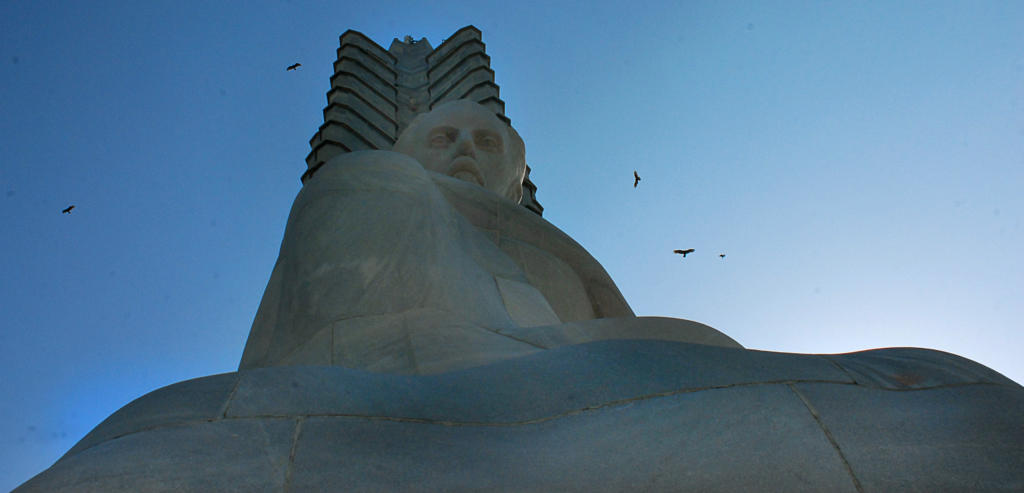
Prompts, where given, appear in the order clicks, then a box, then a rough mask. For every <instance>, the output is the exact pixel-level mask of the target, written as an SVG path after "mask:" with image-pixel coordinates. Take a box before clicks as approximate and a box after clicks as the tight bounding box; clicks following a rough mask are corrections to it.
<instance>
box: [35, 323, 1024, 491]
mask: <svg viewBox="0 0 1024 493" xmlns="http://www.w3.org/2000/svg"><path fill="white" fill-rule="evenodd" d="M640 320H641V321H639V322H637V323H638V324H642V323H643V322H642V320H643V319H640ZM1021 416H1024V389H1022V388H1021V387H1020V386H1019V385H1017V384H1016V383H1014V382H1012V381H1010V380H1008V379H1006V378H1005V377H1003V376H1001V375H999V374H998V373H996V372H994V371H992V370H990V369H988V368H986V367H984V366H982V365H979V364H977V363H974V362H972V361H969V360H966V359H964V358H960V357H958V356H955V355H952V354H947V353H942V352H938V351H931V350H923V349H911V348H897V349H882V350H874V351H866V352H860V353H852V354H845V355H801V354H787V353H773V352H763V351H750V350H744V349H738V348H724V347H715V346H706V345H699V344H690V343H681V342H667V341H658V340H622V339H618V340H606V341H598V342H591V343H586V344H578V345H568V346H561V347H557V348H555V349H548V350H543V351H540V352H537V353H535V354H531V355H528V356H523V357H519V358H515V359H511V360H506V361H502V362H497V363H493V364H490V365H485V366H481V367H476V368H472V369H468V370H462V371H455V372H448V373H444V374H439V375H427V376H422V375H387V374H380V373H371V372H365V371H360V370H353V369H346V368H339V367H311V366H297V367H275V368H260V369H253V370H244V371H240V372H238V373H230V374H223V375H215V376H211V377H206V378H200V379H195V380H190V381H186V382H182V383H178V384H175V385H171V386H169V387H165V388H163V389H160V390H157V391H154V392H152V393H150V394H148V395H146V396H144V397H142V398H140V399H138V400H136V401H135V402H132V403H131V404H129V405H127V406H125V407H124V408H122V409H121V410H120V411H118V412H117V413H115V414H114V415H112V416H111V417H110V418H108V419H107V420H106V421H104V422H103V423H102V424H100V425H99V426H98V427H97V428H96V429H95V430H93V432H92V433H90V434H89V435H88V436H86V437H85V438H84V439H83V440H82V441H81V442H80V443H79V444H77V445H76V446H75V447H74V448H73V449H72V450H71V451H69V452H68V454H67V455H65V456H64V457H63V458H62V459H61V460H60V461H58V462H57V463H56V464H55V465H54V466H53V467H51V468H50V469H48V470H47V471H45V472H43V473H42V474H40V475H38V476H36V477H35V478H33V479H32V480H30V481H29V482H27V483H25V484H24V485H23V486H22V487H20V488H19V489H18V490H16V491H17V492H19V493H23V492H34V491H214V490H216V491H439V490H444V491H485V490H494V489H499V490H503V491H623V490H658V491H665V490H673V491H675V490H694V491H857V490H858V488H859V489H860V490H861V491H1019V490H1020V489H1021V488H1022V487H1024V467H1020V466H1021V465H1022V464H1024V445H1022V444H1024V427H1022V426H1021Z"/></svg>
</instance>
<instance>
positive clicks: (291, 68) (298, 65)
mask: <svg viewBox="0 0 1024 493" xmlns="http://www.w3.org/2000/svg"><path fill="white" fill-rule="evenodd" d="M301 66H302V64H301V63H293V64H291V65H289V66H288V68H286V69H284V71H285V72H287V71H289V70H295V69H297V68H299V67H301Z"/></svg>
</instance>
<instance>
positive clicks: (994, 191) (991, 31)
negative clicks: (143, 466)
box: [0, 0, 1024, 491]
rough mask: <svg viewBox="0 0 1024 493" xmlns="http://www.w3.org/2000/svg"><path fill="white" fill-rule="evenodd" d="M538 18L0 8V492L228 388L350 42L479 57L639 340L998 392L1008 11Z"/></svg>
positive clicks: (378, 4)
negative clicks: (213, 384) (487, 63)
mask: <svg viewBox="0 0 1024 493" xmlns="http://www.w3.org/2000/svg"><path fill="white" fill-rule="evenodd" d="M555 3H556V5H551V2H546V1H545V2H506V1H501V2H482V3H481V2H461V3H445V2H442V3H440V4H437V3H436V2H422V1H417V2H404V3H403V2H388V1H372V2H338V1H329V2H327V1H325V2H308V1H301V0H292V1H284V2H182V1H174V2H134V1H133V2H114V1H105V2H57V3H53V2H47V1H42V0H33V1H17V0H7V1H2V2H0V88H2V89H3V91H2V92H0V226H2V234H0V251H2V253H3V255H2V256H0V269H2V270H0V272H2V276H0V350H2V352H3V354H2V358H0V396H2V398H0V464H3V467H2V468H0V491H6V490H8V489H10V488H13V487H14V486H16V485H17V484H20V483H21V482H23V481H25V480H27V479H28V478H30V477H31V476H33V475H34V474H36V473H38V472H40V471H41V470H43V469H45V468H46V467H48V466H49V465H50V464H52V463H53V462H54V461H55V460H56V459H57V458H58V457H60V455H61V454H63V453H64V452H65V451H66V450H67V449H68V448H70V447H71V446H72V445H73V444H74V443H75V442H76V441H77V440H79V439H80V438H81V437H82V436H84V435H85V433H87V432H88V431H89V430H90V429H92V428H93V427H94V426H95V425H96V424H98V423H99V422H100V421H101V420H102V419H104V418H105V417H106V416H108V415H109V414H110V413H112V412H114V411H115V410H117V409H118V408H120V407H121V406H123V405H124V404H126V403H128V402H129V401H131V400H132V399H134V398H136V397H139V396H141V395H143V394H145V393H146V392H149V391H151V390H154V389H156V388H159V387H162V386H165V385H168V384H171V383H174V382H177V381H181V380H185V379H189V378H195V377H201V376H205V375H210V374H215V373H222V372H229V371H233V370H235V369H236V368H237V365H238V361H239V358H240V357H241V354H242V348H243V345H244V343H245V338H246V335H247V334H248V330H249V326H250V325H251V323H252V319H253V316H254V314H255V312H256V308H257V305H258V303H259V301H260V297H261V296H262V293H263V289H264V287H265V286H266V282H267V279H268V278H269V276H270V270H271V268H272V267H273V264H274V261H275V259H276V257H277V251H278V248H279V246H280V241H281V238H282V235H283V232H284V225H285V219H286V217H287V214H288V211H289V207H290V205H291V201H292V199H293V198H294V196H295V194H296V193H297V192H298V190H299V187H300V183H299V176H300V175H301V173H302V172H303V171H304V169H305V163H304V158H305V156H306V154H307V153H308V152H309V145H308V140H309V138H310V137H311V136H312V135H313V133H314V132H315V131H316V129H317V127H318V125H320V124H321V123H322V121H323V116H322V113H321V110H322V108H323V107H324V106H325V105H326V98H325V93H326V92H327V90H328V88H329V80H328V79H329V77H330V75H331V74H332V63H333V62H334V60H335V57H336V54H335V50H336V49H337V48H338V36H339V35H340V34H341V33H342V32H344V31H345V30H347V29H355V30H358V31H361V32H362V33H364V34H366V35H367V36H369V37H370V38H371V39H374V40H376V41H377V42H378V43H379V44H381V45H382V46H384V47H385V48H386V47H387V46H388V45H389V44H390V43H391V40H392V39H393V38H395V37H399V38H401V37H403V36H405V35H407V34H409V35H412V36H414V37H415V38H417V39H419V38H420V37H426V38H427V39H428V40H429V41H430V42H431V44H433V45H434V46H437V45H438V44H440V42H441V40H442V39H443V38H445V37H447V36H449V35H450V34H452V33H453V32H455V31H456V30H458V29H459V28H461V27H463V26H465V25H468V24H473V25H475V26H476V27H478V28H479V29H480V30H481V31H483V39H484V42H485V43H486V44H487V52H488V53H489V55H490V56H491V59H492V68H493V69H494V70H495V72H496V82H497V83H498V84H499V85H500V86H501V96H502V98H503V99H504V100H505V102H506V114H507V115H508V116H509V117H510V118H511V119H512V122H513V125H515V127H516V128H517V129H518V130H519V133H520V134H521V135H522V136H523V138H524V139H525V141H526V145H527V161H528V163H529V164H530V165H531V167H532V168H533V175H532V177H533V181H534V182H535V183H536V184H537V185H538V187H539V190H538V199H539V201H540V202H541V204H542V205H543V206H544V207H545V208H546V209H545V215H544V217H545V218H546V219H548V220H549V221H551V222H552V223H553V224H554V225H556V226H558V227H559V228H561V229H562V230H563V231H565V232H566V233H568V234H570V235H571V236H572V237H573V238H575V239H576V240H577V241H578V242H579V243H580V244H582V245H583V246H584V247H585V248H587V249H588V250H589V251H590V252H591V254H593V255H594V257H595V258H596V259H597V260H598V261H600V262H601V263H602V264H603V265H604V267H605V269H607V271H608V272H609V274H611V276H612V278H613V279H615V281H616V282H617V284H618V286H619V288H620V289H621V291H622V293H623V294H624V295H625V297H626V299H627V300H628V301H629V302H630V304H631V305H632V307H633V309H634V310H635V311H636V312H637V314H638V315H660V316H669V317H678V318H686V319H691V320H696V321H699V322H703V323H706V324H709V325H711V326H713V327H715V328H717V329H719V330H721V331H723V332H725V333H726V334H728V335H730V336H732V337H733V338H735V339H736V340H737V341H739V342H740V343H741V344H743V345H745V346H746V347H748V348H752V349H765V350H772V351H787V352H801V353H835V352H849V351H858V350H863V349H870V348H877V347H887V346H915V347H926V348H935V349H940V350H944V351H949V352H953V353H957V354H960V355H962V356H965V357H968V358H971V359H973V360H976V361H978V362H980V363H982V364H985V365H987V366H990V367H991V368H993V369H995V370H997V371H999V372H1002V373H1003V374H1005V375H1006V376H1008V377H1010V378H1012V379H1014V380H1016V381H1018V382H1022V381H1024V363H1022V362H1021V360H1022V358H1021V353H1022V351H1021V349H1022V348H1021V342H1022V340H1024V338H1022V336H1021V334H1020V330H1021V328H1022V324H1021V321H1022V320H1024V306H1022V303H1021V300H1024V259H1022V255H1021V245H1024V224H1022V222H1024V193H1022V191H1021V190H1022V188H1024V29H1022V28H1021V27H1022V26H1024V2H1017V1H1006V2H964V1H956V2H942V1H927V2H889V1H885V2H883V1H877V2H873V1H869V2H842V1H836V2H764V1H752V2H741V1H724V2H721V1H707V2H655V3H646V2H643V1H634V2H628V3H623V2H605V1H581V2H572V3H569V2H555ZM295 62H301V63H302V67H301V68H300V69H299V70H297V71H294V72H286V71H285V70H284V69H285V67H286V66H288V65H290V64H292V63H295ZM634 169H635V170H637V171H638V172H639V174H640V176H641V177H642V178H643V181H642V182H641V183H640V186H639V187H638V188H636V189H634V188H633V179H632V174H633V170H634ZM70 204H74V205H75V206H76V207H75V209H74V211H73V212H72V213H71V214H70V215H69V214H61V212H60V211H61V209H63V208H65V207H66V206H68V205H70ZM676 248H695V249H696V252H695V253H694V254H692V255H689V256H688V257H687V258H686V259H685V260H684V259H682V258H681V257H680V256H678V255H674V254H672V250H673V249H676ZM719 253H725V254H726V257H725V258H724V259H722V258H719V257H718V254H719Z"/></svg>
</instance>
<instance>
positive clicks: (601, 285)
mask: <svg viewBox="0 0 1024 493" xmlns="http://www.w3.org/2000/svg"><path fill="white" fill-rule="evenodd" d="M524 156H525V152H524V145H523V142H522V139H520V137H519V136H518V134H517V133H516V132H515V130H514V129H512V128H511V126H509V125H508V124H506V123H505V122H504V121H502V120H500V119H498V118H497V117H495V115H494V114H493V113H492V112H490V111H489V110H487V109H486V108H484V107H482V106H480V105H478V104H476V103H473V102H469V101H455V102H450V103H446V104H444V105H441V106H438V107H436V108H434V109H433V110H432V111H430V112H429V113H425V114H421V115H419V116H418V117H417V118H416V119H415V120H414V121H413V122H412V123H411V124H410V125H409V127H408V128H407V129H406V130H405V131H404V132H403V133H402V135H401V136H400V137H399V138H398V140H397V142H396V143H395V145H394V149H393V150H392V151H361V152H351V153H346V154H342V155H340V156H337V157H335V158H333V159H331V160H330V161H328V162H327V163H326V164H324V165H323V166H322V167H321V168H319V169H318V170H317V171H316V173H315V174H314V175H313V176H312V178H311V179H310V180H309V181H308V182H307V183H306V184H305V186H304V187H303V189H302V190H301V191H300V192H299V194H298V196H297V197H296V199H295V202H294V204H293V206H292V210H291V214H290V216H289V218H288V223H287V227H286V231H285V234H284V239H283V241H282V243H281V250H280V255H279V257H278V260H277V263H276V264H275V266H274V268H273V271H272V274H271V277H270V281H269V283H268V285H267V289H266V292H265V294H264V297H263V300H262V301H261V303H260V307H259V310H258V312H257V315H256V318H255V321H254V323H253V327H252V330H251V332H250V335H249V339H248V341H247V343H246V346H245V350H244V353H243V356H242V360H241V364H240V365H239V371H237V372H233V373H227V374H221V375H213V376H208V377H203V378H198V379H195V380H189V381H186V382H180V383H177V384H174V385H171V386H168V387H164V388H162V389H158V390H156V391H154V392H152V393H150V394H148V395H146V396H143V397H141V398H139V399H137V400H135V401H134V402H132V403H130V404H128V405H127V406H125V407H124V408H122V409H121V410H119V411H117V412H116V413H115V414H113V415H112V416H111V417H109V418H108V419H107V420H105V421H104V422H103V423H101V424H100V425H99V426H97V427H96V428H95V429H94V430H93V431H92V432H90V433H89V434H88V435H87V436H86V437H85V438H83V439H82V440H81V441H80V442H79V443H78V444H76V445H75V446H74V447H73V448H72V449H71V450H70V451H69V452H68V453H67V454H66V455H65V456H64V457H62V458H61V459H60V460H59V461H58V462H57V463H56V464H54V465H53V466H52V467H51V468H49V469H47V470H46V471H44V472H42V473H40V474H39V475H37V476H36V477H34V478H32V479H31V480H29V481H28V482H26V483H25V484H24V485H22V486H21V487H19V488H18V489H17V490H16V491H18V492H30V491H484V490H487V491H491V490H501V491H624V490H644V491H665V490H673V491H675V490H695V491H798V490H799V491H1014V490H1016V491H1019V490H1020V489H1022V488H1024V446H1022V445H1021V444H1022V443H1024V388H1022V387H1021V386H1020V385H1018V384H1017V383H1015V382H1013V381H1011V380H1009V379H1007V378H1006V377H1004V376H1002V375H1000V374H998V373H997V372H995V371H993V370H991V369H989V368H986V367H984V366H982V365H980V364H978V363H975V362H973V361H970V360H967V359H964V358H961V357H958V356H955V355H952V354H948V353H943V352H939V351H932V350H926V349H914V348H889V349H878V350H872V351H863V352H858V353H850V354H840V355H813V354H789V353H777V352H767V351H755V350H748V349H745V348H743V347H742V346H741V345H740V344H738V343H737V342H736V341H734V340H732V339H731V338H729V337H728V336H726V335H725V334H722V333H721V332H719V331H717V330H715V329H713V328H711V327H708V326H706V325H703V324H700V323H697V322H691V321H687V320H679V319H671V318H661V317H636V316H635V315H634V314H633V312H632V310H631V309H630V307H629V305H628V304H627V303H626V301H625V300H624V299H623V297H622V295H621V293H620V292H619V290H618V289H617V288H616V286H615V284H614V282H613V281H612V280H611V279H610V278H609V276H608V274H607V273H606V272H605V271H604V269H603V268H602V267H601V265H600V264H599V263H598V262H597V261H596V260H595V259H594V258H593V257H591V256H590V255H589V254H588V253H587V252H586V251H585V250H584V249H583V248H582V247H580V245H578V244H577V243H576V242H575V241H573V240H572V239H571V238H569V237H568V236H567V235H565V234H564V233H563V232H561V231H560V230H558V229H557V228H556V227H554V226H553V225H551V224H550V223H548V222H547V221H546V220H544V219H542V218H541V217H539V216H538V215H536V214H534V213H532V212H530V211H529V210H527V209H525V208H523V207H521V206H519V205H518V204H517V203H518V201H519V199H520V197H521V196H522V193H523V191H522V180H523V174H524V171H525V158H524Z"/></svg>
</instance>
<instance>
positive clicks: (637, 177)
mask: <svg viewBox="0 0 1024 493" xmlns="http://www.w3.org/2000/svg"><path fill="white" fill-rule="evenodd" d="M638 183H640V175H638V174H636V170H633V188H636V186H637V184H638Z"/></svg>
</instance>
